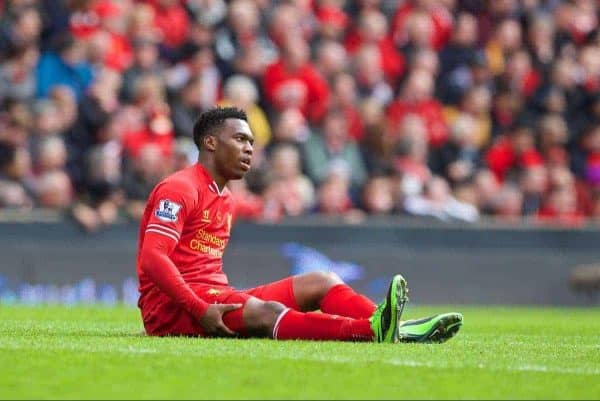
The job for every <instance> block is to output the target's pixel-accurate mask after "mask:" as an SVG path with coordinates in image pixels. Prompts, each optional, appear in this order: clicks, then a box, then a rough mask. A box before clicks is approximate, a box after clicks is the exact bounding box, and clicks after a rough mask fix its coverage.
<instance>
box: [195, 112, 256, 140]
mask: <svg viewBox="0 0 600 401" xmlns="http://www.w3.org/2000/svg"><path fill="white" fill-rule="evenodd" d="M228 118H235V119H238V120H244V121H246V122H248V116H247V115H246V112H245V111H244V110H242V109H239V108H237V107H215V108H212V109H209V110H207V111H205V112H203V113H202V114H200V117H198V120H197V121H196V123H195V124H194V143H195V144H196V146H197V147H198V149H201V148H202V139H203V138H204V137H205V136H206V135H211V134H212V133H213V132H214V131H215V129H217V128H220V127H222V126H223V124H224V123H225V120H227V119H228Z"/></svg>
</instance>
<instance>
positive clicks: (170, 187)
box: [145, 183, 197, 246]
mask: <svg viewBox="0 0 600 401" xmlns="http://www.w3.org/2000/svg"><path fill="white" fill-rule="evenodd" d="M151 202H152V203H153V204H152V205H151V207H152V214H151V215H150V216H149V219H148V223H147V225H146V232H145V234H146V235H148V234H150V233H153V234H159V235H162V236H163V237H166V238H170V239H171V240H173V241H174V243H173V246H175V244H177V243H178V242H179V240H180V238H181V232H182V231H183V226H184V224H185V221H186V219H187V217H188V216H189V215H190V213H191V212H192V211H193V209H194V207H195V205H196V203H197V192H196V191H195V190H194V189H193V188H191V187H189V186H186V185H182V184H179V183H162V184H160V186H159V187H158V188H157V190H156V192H155V193H154V196H153V197H152V199H151Z"/></svg>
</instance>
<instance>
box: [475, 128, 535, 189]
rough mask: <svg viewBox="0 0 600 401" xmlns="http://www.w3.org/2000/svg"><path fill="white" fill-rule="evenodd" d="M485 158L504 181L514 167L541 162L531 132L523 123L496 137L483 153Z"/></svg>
mask: <svg viewBox="0 0 600 401" xmlns="http://www.w3.org/2000/svg"><path fill="white" fill-rule="evenodd" d="M485 160H486V162H487V164H488V167H489V168H490V170H492V171H493V172H494V174H495V175H496V178H498V180H500V181H504V180H505V178H506V176H507V174H508V172H509V171H510V170H512V169H514V168H522V167H527V166H533V165H537V164H543V159H542V156H541V155H540V153H539V152H538V151H537V149H536V148H535V140H534V136H533V132H532V130H531V129H530V128H529V127H527V126H524V125H518V126H516V127H514V128H513V129H512V130H510V131H509V132H508V133H507V134H504V135H501V136H500V137H498V139H497V140H496V142H495V143H494V144H493V145H492V146H491V148H490V149H489V150H488V151H487V153H486V154H485Z"/></svg>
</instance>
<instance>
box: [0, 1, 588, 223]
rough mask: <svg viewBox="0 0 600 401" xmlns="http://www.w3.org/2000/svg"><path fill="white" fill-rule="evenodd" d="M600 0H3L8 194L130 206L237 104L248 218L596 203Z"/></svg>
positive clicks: (1, 118) (509, 214)
mask: <svg viewBox="0 0 600 401" xmlns="http://www.w3.org/2000/svg"><path fill="white" fill-rule="evenodd" d="M599 18H600V5H599V2H598V1H596V0H571V1H567V0H564V1H559V0H494V1H477V0H355V1H350V0H288V1H285V0H280V1H277V0H230V1H226V0H56V1H49V0H48V1H44V0H0V208H17V209H24V210H28V209H31V208H37V207H39V208H51V209H58V210H63V211H65V212H67V213H69V214H70V215H71V216H72V217H74V218H75V219H76V220H77V221H78V222H79V223H80V224H81V225H82V227H84V228H85V229H86V230H90V231H91V230H95V229H98V228H100V227H102V226H104V225H106V224H111V223H112V222H114V221H116V220H117V219H118V218H119V217H122V216H127V217H129V218H131V219H134V220H135V219H138V218H139V217H140V215H141V213H142V210H143V207H144V202H145V199H146V197H147V196H148V194H149V192H150V190H151V189H152V188H153V186H154V185H155V184H156V183H157V182H158V181H159V180H160V179H161V178H162V177H164V176H165V175H167V174H169V173H171V172H173V171H175V170H177V169H180V168H183V167H184V166H187V165H190V164H191V163H194V162H195V161H196V160H197V150H196V148H195V146H194V144H193V141H192V127H193V124H194V122H195V119H196V118H197V117H198V115H199V113H201V112H202V111H203V110H205V109H207V108H210V107H213V106H214V105H234V106H237V107H240V108H243V109H244V110H246V111H247V113H248V115H249V124H250V126H251V128H252V130H253V132H254V135H255V138H256V142H255V147H254V161H253V169H252V171H251V172H250V173H249V174H248V176H247V177H246V179H244V180H241V181H235V182H231V183H230V189H231V190H232V191H233V192H234V193H235V195H236V199H238V215H239V216H241V217H242V218H248V219H256V220H266V221H278V220H279V219H281V218H283V217H285V216H302V215H307V214H314V213H323V214H328V215H338V216H345V217H348V218H355V219H356V218H357V219H360V218H361V217H364V216H368V215H418V216H430V217H432V218H436V219H441V220H448V221H450V220H459V221H466V222H474V221H477V220H478V219H480V218H482V217H483V216H491V217H494V218H495V219H502V220H508V221H524V220H525V221H529V222H539V223H544V222H552V223H560V224H567V225H579V224H585V223H587V222H590V221H594V220H598V221H600V30H599Z"/></svg>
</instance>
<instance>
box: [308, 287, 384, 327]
mask: <svg viewBox="0 0 600 401" xmlns="http://www.w3.org/2000/svg"><path fill="white" fill-rule="evenodd" d="M320 307H321V311H322V312H323V313H330V314H333V315H340V316H346V317H351V318H353V319H368V318H370V317H371V315H372V314H373V312H375V309H377V305H375V304H374V303H373V301H371V300H370V299H369V298H367V297H365V296H364V295H361V294H358V293H357V292H356V291H354V290H353V289H352V288H351V287H350V286H348V285H346V284H338V285H335V286H333V287H331V289H330V290H329V292H328V293H327V294H325V296H324V297H323V299H322V300H321V305H320Z"/></svg>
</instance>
